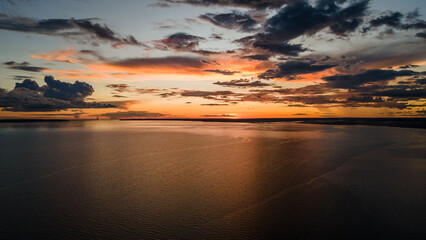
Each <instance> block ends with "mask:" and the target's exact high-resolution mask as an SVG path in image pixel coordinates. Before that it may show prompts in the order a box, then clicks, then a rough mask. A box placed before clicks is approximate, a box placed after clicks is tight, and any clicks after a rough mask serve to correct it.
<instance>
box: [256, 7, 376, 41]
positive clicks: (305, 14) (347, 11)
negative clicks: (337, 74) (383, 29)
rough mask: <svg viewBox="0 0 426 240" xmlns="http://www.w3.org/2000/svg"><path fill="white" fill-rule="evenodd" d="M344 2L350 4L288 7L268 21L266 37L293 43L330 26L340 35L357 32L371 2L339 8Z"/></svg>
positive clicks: (332, 31)
mask: <svg viewBox="0 0 426 240" xmlns="http://www.w3.org/2000/svg"><path fill="white" fill-rule="evenodd" d="M343 2H346V1H345V0H343V1H333V0H320V1H318V2H317V5H316V6H312V5H310V4H309V3H308V2H307V1H297V2H296V3H295V4H292V5H287V6H285V7H283V8H281V10H280V11H279V12H278V13H277V14H276V15H275V16H273V17H271V18H270V19H268V20H267V21H266V23H265V26H264V28H265V35H266V37H267V38H271V39H275V40H279V41H289V40H291V39H294V38H297V37H299V36H302V35H308V36H310V35H313V34H315V33H317V32H319V31H321V30H323V29H325V28H327V27H329V28H330V31H331V33H333V34H336V35H345V34H346V33H349V32H353V31H354V30H355V29H356V28H357V27H358V26H359V25H360V24H361V22H362V17H363V16H364V15H365V13H366V10H367V8H368V4H369V1H368V0H360V1H351V2H352V3H351V4H350V5H349V6H347V7H345V8H344V7H341V6H340V5H339V4H340V3H343Z"/></svg>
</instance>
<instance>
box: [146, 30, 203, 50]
mask: <svg viewBox="0 0 426 240" xmlns="http://www.w3.org/2000/svg"><path fill="white" fill-rule="evenodd" d="M202 40H205V38H202V37H198V36H194V35H190V34H187V33H183V32H179V33H175V34H172V35H169V36H168V37H166V38H164V39H162V40H159V41H154V42H153V44H154V46H155V47H156V48H158V49H162V50H167V49H173V50H177V51H187V50H191V49H194V48H195V47H197V46H198V44H199V42H200V41H202Z"/></svg>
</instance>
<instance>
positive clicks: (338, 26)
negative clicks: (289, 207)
mask: <svg viewBox="0 0 426 240" xmlns="http://www.w3.org/2000/svg"><path fill="white" fill-rule="evenodd" d="M425 11H426V4H425V2H424V1H423V0H405V1H397V0H391V1H390V0H311V1H307V0H275V1H274V0H252V1H249V0H127V1H126V0H123V1H113V0H102V1H101V0H67V1H65V0H64V1H59V0H43V1H41V0H0V39H1V42H0V109H1V111H0V118H1V119H14V118H19V119H26V118H28V119H30V118H31V119H32V118H37V119H120V118H295V117H297V118H299V117H324V118H327V117H422V116H426V101H425V100H426V20H425V14H426V12H425Z"/></svg>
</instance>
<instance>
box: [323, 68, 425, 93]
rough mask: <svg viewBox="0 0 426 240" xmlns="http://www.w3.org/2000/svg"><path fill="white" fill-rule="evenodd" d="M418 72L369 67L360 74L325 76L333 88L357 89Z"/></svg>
mask: <svg viewBox="0 0 426 240" xmlns="http://www.w3.org/2000/svg"><path fill="white" fill-rule="evenodd" d="M418 74H419V73H418V72H414V71H409V70H401V71H395V70H381V69H369V70H366V71H364V72H361V73H358V74H348V75H341V74H338V75H333V76H328V77H323V78H322V79H323V80H325V81H326V82H327V84H328V86H329V87H332V88H344V89H355V88H358V87H359V86H361V85H363V84H366V83H374V82H382V81H389V80H394V79H395V78H397V77H402V76H415V75H418Z"/></svg>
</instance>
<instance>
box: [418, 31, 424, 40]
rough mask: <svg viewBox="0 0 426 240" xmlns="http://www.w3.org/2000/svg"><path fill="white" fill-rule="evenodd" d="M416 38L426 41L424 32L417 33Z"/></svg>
mask: <svg viewBox="0 0 426 240" xmlns="http://www.w3.org/2000/svg"><path fill="white" fill-rule="evenodd" d="M416 37H419V38H423V39H426V31H425V32H419V33H417V34H416Z"/></svg>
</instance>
